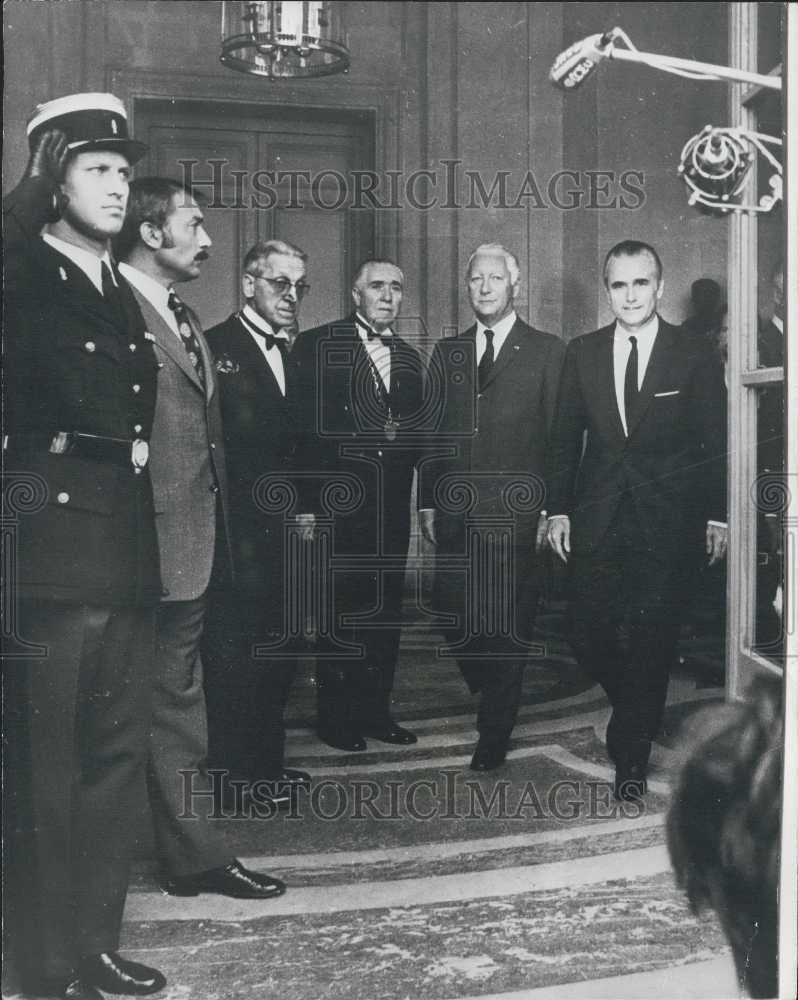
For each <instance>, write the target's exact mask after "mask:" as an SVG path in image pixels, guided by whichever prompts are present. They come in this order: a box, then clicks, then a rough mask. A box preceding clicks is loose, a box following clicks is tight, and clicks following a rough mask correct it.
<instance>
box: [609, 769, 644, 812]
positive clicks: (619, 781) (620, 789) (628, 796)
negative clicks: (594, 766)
mask: <svg viewBox="0 0 798 1000" xmlns="http://www.w3.org/2000/svg"><path fill="white" fill-rule="evenodd" d="M647 791H648V782H647V781H646V769H645V767H643V765H642V764H632V765H627V766H624V767H622V766H621V765H618V767H617V768H616V770H615V788H614V795H615V798H616V799H617V800H618V801H619V802H638V803H639V802H642V801H643V796H644V795H645V794H646V792H647Z"/></svg>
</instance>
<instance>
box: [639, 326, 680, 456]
mask: <svg viewBox="0 0 798 1000" xmlns="http://www.w3.org/2000/svg"><path fill="white" fill-rule="evenodd" d="M672 339H673V335H672V333H671V329H670V327H669V326H668V325H667V324H666V323H664V322H663V320H662V319H660V321H659V329H658V330H657V336H656V337H655V339H654V346H653V347H652V348H651V357H650V358H649V359H648V366H647V367H646V374H645V375H644V376H643V384H642V385H641V386H640V395H639V396H638V399H637V406H636V407H635V416H634V420H633V421H632V426H631V427H630V428H629V437H631V436H632V434H634V432H635V430H636V429H637V427H638V426H639V425H640V421H641V420H642V419H643V417H644V416H645V415H646V411H647V410H648V408H649V406H650V405H651V401H652V399H653V398H654V393H655V392H656V391H657V389H659V388H660V387H661V385H662V377H663V375H664V373H665V370H666V368H667V359H668V354H669V353H670V346H671V342H672Z"/></svg>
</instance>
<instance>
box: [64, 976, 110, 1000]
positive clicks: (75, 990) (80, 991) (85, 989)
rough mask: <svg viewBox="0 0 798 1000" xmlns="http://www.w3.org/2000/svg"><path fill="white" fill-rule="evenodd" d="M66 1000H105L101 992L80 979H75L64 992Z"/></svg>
mask: <svg viewBox="0 0 798 1000" xmlns="http://www.w3.org/2000/svg"><path fill="white" fill-rule="evenodd" d="M63 997H64V1000H105V998H104V997H103V995H102V993H100V991H99V990H95V988H94V987H93V986H88V985H87V984H86V983H83V982H81V981H80V979H73V980H72V982H71V983H69V985H68V986H67V987H66V989H65V990H64V992H63Z"/></svg>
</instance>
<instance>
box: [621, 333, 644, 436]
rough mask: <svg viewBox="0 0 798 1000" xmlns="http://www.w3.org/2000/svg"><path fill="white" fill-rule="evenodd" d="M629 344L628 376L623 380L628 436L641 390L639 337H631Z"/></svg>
mask: <svg viewBox="0 0 798 1000" xmlns="http://www.w3.org/2000/svg"><path fill="white" fill-rule="evenodd" d="M629 343H630V344H631V345H632V349H631V351H629V360H628V361H627V362H626V375H625V377H624V380H623V408H624V412H625V413H626V436H627V437H628V436H629V433H630V431H631V429H632V421H633V420H634V415H635V408H636V406H637V397H638V396H639V394H640V393H639V390H638V388H637V337H630V338H629Z"/></svg>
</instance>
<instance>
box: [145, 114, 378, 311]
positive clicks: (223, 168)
mask: <svg viewBox="0 0 798 1000" xmlns="http://www.w3.org/2000/svg"><path fill="white" fill-rule="evenodd" d="M135 127H136V135H137V136H138V137H140V138H141V139H143V141H144V142H146V143H147V144H148V145H149V147H150V150H149V154H148V156H147V158H145V160H143V161H142V162H141V164H140V165H139V166H138V167H137V168H136V175H137V176H139V177H142V176H145V175H151V174H157V175H160V176H167V177H173V178H175V179H176V180H179V181H181V182H185V181H190V182H192V183H193V185H194V186H195V187H196V189H197V190H198V192H199V193H200V194H201V195H203V196H204V199H205V208H204V210H205V215H206V219H207V229H208V232H209V234H210V236H211V239H212V240H213V246H212V247H211V249H210V254H211V259H210V260H209V261H208V262H207V263H206V264H205V265H204V267H203V270H202V275H201V277H200V278H199V279H198V280H197V281H195V282H193V283H192V284H191V285H187V286H185V288H184V289H182V290H181V294H185V298H186V300H187V301H188V302H189V303H190V304H191V305H192V306H193V307H194V308H195V309H196V311H197V313H198V314H199V316H200V318H201V320H202V323H203V325H204V326H205V328H206V329H207V328H209V327H211V326H213V325H214V324H215V323H218V322H219V321H220V320H222V319H224V318H226V317H227V316H228V315H229V314H230V313H231V312H232V311H233V310H234V309H236V308H237V307H238V306H239V305H240V303H241V290H240V275H241V264H242V261H243V259H244V255H245V254H246V252H247V250H248V249H249V247H251V246H252V245H253V244H254V243H255V242H256V241H257V240H266V239H284V240H289V241H290V242H292V243H295V244H297V245H298V246H299V247H301V248H302V249H303V250H304V251H305V252H306V253H308V255H309V261H308V278H307V280H308V282H309V283H310V285H311V291H310V293H309V294H308V296H307V297H306V298H305V300H304V302H303V303H302V306H301V310H300V322H299V326H300V329H308V328H310V327H312V326H316V325H318V324H320V323H322V322H325V321H329V320H333V319H338V318H340V317H341V316H344V315H346V314H347V313H348V312H349V311H350V309H351V297H350V294H349V286H350V279H351V276H352V272H353V270H354V268H355V267H356V266H357V264H358V263H359V262H360V261H361V260H362V259H363V258H364V257H367V256H369V255H371V254H373V253H374V214H373V212H372V211H371V210H369V207H368V204H365V205H362V206H359V205H358V202H359V201H364V199H362V198H359V196H358V192H357V189H356V186H357V184H358V175H359V174H362V172H363V171H370V170H372V169H373V165H374V122H373V119H372V117H371V116H370V114H369V113H367V112H366V113H361V112H344V111H341V112H330V111H329V110H324V111H320V110H313V109H308V110H303V109H297V108H280V107H269V106H267V107H262V106H257V107H255V106H253V105H245V104H229V103H224V102H219V103H216V102H207V101H202V102H199V101H170V100H149V99H147V100H138V101H137V102H136V108H135Z"/></svg>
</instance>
